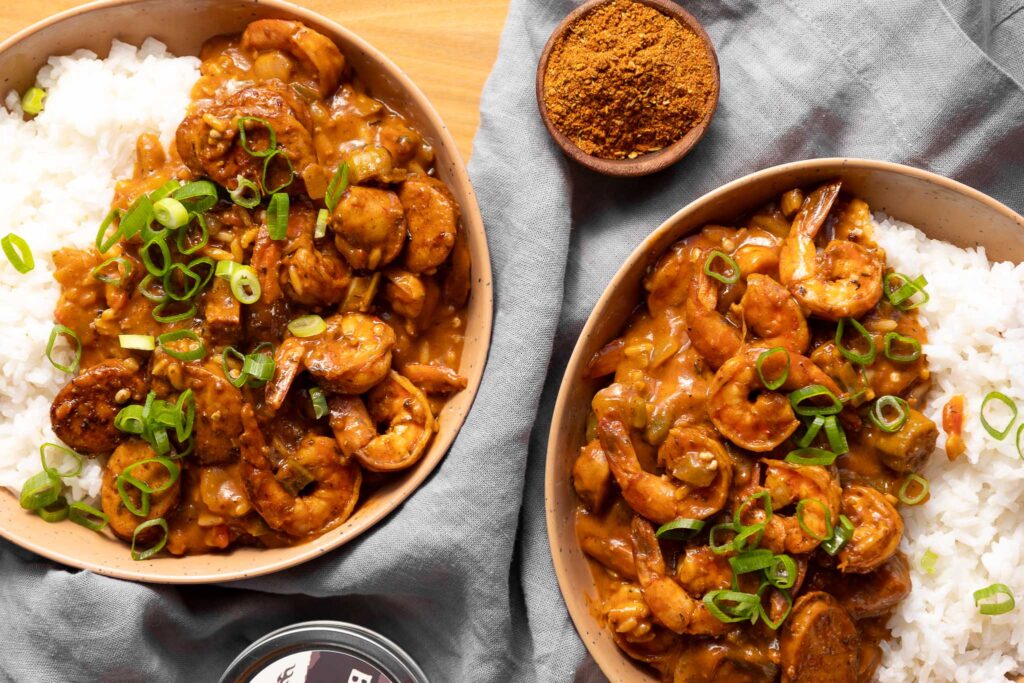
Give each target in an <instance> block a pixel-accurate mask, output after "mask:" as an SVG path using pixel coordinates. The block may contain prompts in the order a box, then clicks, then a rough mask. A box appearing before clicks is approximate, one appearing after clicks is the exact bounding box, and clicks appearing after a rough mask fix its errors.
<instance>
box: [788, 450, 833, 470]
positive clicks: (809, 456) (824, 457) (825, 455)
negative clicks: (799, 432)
mask: <svg viewBox="0 0 1024 683" xmlns="http://www.w3.org/2000/svg"><path fill="white" fill-rule="evenodd" d="M837 457H839V456H838V454H836V453H833V452H832V451H826V450H825V449H824V448H814V447H808V448H798V449H796V450H795V451H790V452H789V453H787V454H786V458H785V460H786V462H788V463H792V464H794V465H824V466H826V467H827V466H828V465H831V464H832V463H834V462H835V461H836V458H837Z"/></svg>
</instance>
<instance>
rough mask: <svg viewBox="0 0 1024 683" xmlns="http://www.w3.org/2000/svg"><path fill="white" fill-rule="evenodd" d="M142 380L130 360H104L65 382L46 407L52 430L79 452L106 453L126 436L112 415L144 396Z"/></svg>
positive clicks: (142, 398) (136, 364)
mask: <svg viewBox="0 0 1024 683" xmlns="http://www.w3.org/2000/svg"><path fill="white" fill-rule="evenodd" d="M146 390H147V387H146V382H145V381H143V379H142V373H141V372H139V366H138V363H136V362H135V361H134V360H108V361H104V362H102V363H99V364H98V365H94V366H92V367H91V368H89V369H88V370H84V371H83V372H82V374H80V375H79V376H78V377H75V378H74V379H73V380H71V381H70V382H68V383H67V384H66V385H65V386H64V388H63V389H61V390H60V391H59V392H58V393H57V396H56V398H54V399H53V405H52V406H50V423H51V425H52V426H53V433H54V434H56V435H57V438H59V439H60V440H61V441H63V442H64V443H66V444H67V445H68V447H69V448H71V449H72V450H75V451H77V452H78V453H81V454H82V455H100V454H103V453H109V452H110V451H112V450H114V449H115V448H117V445H118V444H119V443H121V441H123V440H124V438H125V437H126V436H127V435H126V434H125V433H124V432H122V431H121V430H119V429H118V428H117V427H115V426H114V418H116V417H117V414H118V412H120V410H121V408H123V407H124V406H126V405H128V404H129V403H141V402H142V401H144V400H145V398H146Z"/></svg>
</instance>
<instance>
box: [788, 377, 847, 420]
mask: <svg viewBox="0 0 1024 683" xmlns="http://www.w3.org/2000/svg"><path fill="white" fill-rule="evenodd" d="M820 397H824V398H827V399H828V400H829V401H830V405H827V406H819V405H814V404H810V405H807V404H805V403H804V401H809V400H812V399H815V398H820ZM789 404H790V405H791V406H792V407H793V412H795V413H796V414H797V415H804V416H808V415H835V414H836V413H838V412H839V411H841V410H842V409H843V404H842V401H840V400H839V399H838V398H836V395H835V394H833V393H832V392H831V391H829V389H828V387H826V386H824V385H821V384H811V385H810V386H806V387H803V388H802V389H797V390H796V391H794V392H793V393H791V394H790V395H789Z"/></svg>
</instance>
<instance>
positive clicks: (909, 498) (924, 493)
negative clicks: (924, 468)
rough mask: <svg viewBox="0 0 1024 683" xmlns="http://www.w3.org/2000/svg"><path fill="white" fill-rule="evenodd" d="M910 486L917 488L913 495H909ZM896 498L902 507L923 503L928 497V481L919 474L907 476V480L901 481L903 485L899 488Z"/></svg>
mask: <svg viewBox="0 0 1024 683" xmlns="http://www.w3.org/2000/svg"><path fill="white" fill-rule="evenodd" d="M912 486H917V487H918V489H919V490H918V492H917V493H915V494H913V495H911V494H910V488H911V487H912ZM896 497H897V498H899V501H900V502H901V503H903V504H904V505H918V504H920V503H922V502H924V499H925V498H927V497H928V480H927V479H925V478H924V477H922V476H921V475H919V474H908V475H907V478H906V479H904V480H903V484H902V486H900V490H899V492H898V493H897V494H896Z"/></svg>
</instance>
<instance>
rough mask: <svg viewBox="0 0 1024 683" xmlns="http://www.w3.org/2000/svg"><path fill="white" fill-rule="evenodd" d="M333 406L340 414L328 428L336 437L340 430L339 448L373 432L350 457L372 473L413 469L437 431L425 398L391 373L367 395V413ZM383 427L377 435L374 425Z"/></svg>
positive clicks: (402, 379) (333, 416)
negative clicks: (332, 430) (385, 427)
mask: <svg viewBox="0 0 1024 683" xmlns="http://www.w3.org/2000/svg"><path fill="white" fill-rule="evenodd" d="M353 398H354V400H358V399H356V398H355V397H353ZM335 405H337V406H339V412H338V417H337V418H336V417H335V415H334V414H333V413H332V416H331V427H332V428H334V430H335V434H336V435H337V434H338V431H339V429H341V430H342V434H343V439H339V444H343V448H344V449H345V450H346V451H347V450H351V446H352V445H354V444H355V443H358V442H359V441H362V440H363V439H364V438H365V436H367V435H369V434H370V433H371V432H372V434H373V436H372V437H371V438H370V439H369V440H368V441H366V442H365V443H364V444H363V445H362V446H358V447H356V448H355V449H354V450H352V455H353V456H354V457H355V459H356V460H358V461H359V462H360V463H362V465H363V467H365V468H366V469H368V470H372V471H374V472H393V471H395V470H401V469H405V468H406V467H411V466H412V465H414V464H415V463H416V462H417V461H418V460H419V459H420V457H421V456H422V455H423V451H424V450H425V449H426V447H427V443H428V442H429V441H430V436H431V435H432V434H433V433H434V430H435V429H436V424H435V422H434V416H433V413H431V411H430V402H429V401H428V400H427V397H426V396H424V395H423V392H422V391H420V390H419V389H417V388H416V387H415V386H414V385H413V384H412V382H410V381H409V380H408V379H406V378H405V377H402V376H401V375H399V374H398V373H397V372H395V371H393V370H392V371H391V372H389V373H388V376H387V377H386V378H384V381H382V382H381V383H380V384H378V385H377V386H375V387H374V388H373V389H372V390H371V391H370V394H369V395H368V396H367V406H366V407H367V408H368V410H365V411H360V410H359V409H358V408H356V407H355V406H354V405H352V404H348V405H346V406H344V410H341V404H339V403H336V404H335ZM384 423H387V424H388V429H387V431H385V432H384V433H383V434H380V433H378V432H377V426H376V425H378V424H384Z"/></svg>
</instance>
